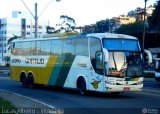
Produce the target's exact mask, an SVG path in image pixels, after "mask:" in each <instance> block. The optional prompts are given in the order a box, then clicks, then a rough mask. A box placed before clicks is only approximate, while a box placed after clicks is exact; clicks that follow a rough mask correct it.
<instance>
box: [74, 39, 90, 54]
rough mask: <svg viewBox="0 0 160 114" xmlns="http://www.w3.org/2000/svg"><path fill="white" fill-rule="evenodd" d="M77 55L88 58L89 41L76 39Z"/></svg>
mask: <svg viewBox="0 0 160 114" xmlns="http://www.w3.org/2000/svg"><path fill="white" fill-rule="evenodd" d="M76 55H82V56H88V55H89V53H88V39H87V38H79V39H76Z"/></svg>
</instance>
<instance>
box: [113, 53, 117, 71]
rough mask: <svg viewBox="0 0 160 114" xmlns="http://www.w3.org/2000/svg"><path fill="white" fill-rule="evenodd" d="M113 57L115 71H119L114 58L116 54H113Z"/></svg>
mask: <svg viewBox="0 0 160 114" xmlns="http://www.w3.org/2000/svg"><path fill="white" fill-rule="evenodd" d="M112 56H113V61H114V65H115V69H116V70H117V65H116V61H115V58H114V52H112Z"/></svg>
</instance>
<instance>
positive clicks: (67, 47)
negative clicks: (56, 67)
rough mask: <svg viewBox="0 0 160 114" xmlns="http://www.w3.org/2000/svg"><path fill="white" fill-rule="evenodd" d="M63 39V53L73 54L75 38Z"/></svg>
mask: <svg viewBox="0 0 160 114" xmlns="http://www.w3.org/2000/svg"><path fill="white" fill-rule="evenodd" d="M62 41H63V55H75V40H74V39H67V40H66V39H64V40H62Z"/></svg>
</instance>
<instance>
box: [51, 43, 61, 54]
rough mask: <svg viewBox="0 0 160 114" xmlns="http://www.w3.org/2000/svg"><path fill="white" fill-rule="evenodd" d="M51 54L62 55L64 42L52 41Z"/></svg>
mask: <svg viewBox="0 0 160 114" xmlns="http://www.w3.org/2000/svg"><path fill="white" fill-rule="evenodd" d="M51 54H56V55H61V54H62V40H52V46H51Z"/></svg>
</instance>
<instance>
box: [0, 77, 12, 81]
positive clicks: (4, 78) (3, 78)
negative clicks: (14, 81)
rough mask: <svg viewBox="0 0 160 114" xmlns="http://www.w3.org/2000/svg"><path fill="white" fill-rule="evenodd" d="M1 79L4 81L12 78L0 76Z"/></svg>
mask: <svg viewBox="0 0 160 114" xmlns="http://www.w3.org/2000/svg"><path fill="white" fill-rule="evenodd" d="M0 79H2V80H10V77H6V76H3V77H2V76H0Z"/></svg>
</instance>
